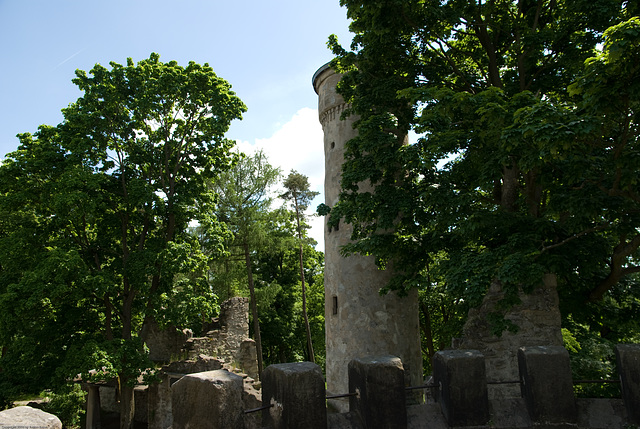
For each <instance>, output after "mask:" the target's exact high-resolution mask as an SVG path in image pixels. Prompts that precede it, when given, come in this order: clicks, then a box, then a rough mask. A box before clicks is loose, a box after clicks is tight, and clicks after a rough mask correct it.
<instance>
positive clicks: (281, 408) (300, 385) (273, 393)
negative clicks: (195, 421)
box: [174, 362, 327, 429]
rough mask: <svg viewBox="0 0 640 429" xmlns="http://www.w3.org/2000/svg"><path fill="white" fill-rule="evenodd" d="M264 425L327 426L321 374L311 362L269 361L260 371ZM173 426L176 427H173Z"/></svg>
mask: <svg viewBox="0 0 640 429" xmlns="http://www.w3.org/2000/svg"><path fill="white" fill-rule="evenodd" d="M262 404H263V405H264V406H266V405H271V408H269V409H266V410H264V411H263V412H262V423H263V426H265V427H269V428H272V429H292V428H305V429H326V428H327V408H326V392H325V384H324V378H323V376H322V370H321V369H320V367H319V366H318V365H316V364H314V363H311V362H297V363H283V364H276V365H269V366H268V367H267V368H265V370H264V371H263V372H262ZM174 429H176V428H174Z"/></svg>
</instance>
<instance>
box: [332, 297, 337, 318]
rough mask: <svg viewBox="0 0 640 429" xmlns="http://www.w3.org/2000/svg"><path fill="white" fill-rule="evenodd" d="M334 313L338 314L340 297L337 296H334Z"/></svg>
mask: <svg viewBox="0 0 640 429" xmlns="http://www.w3.org/2000/svg"><path fill="white" fill-rule="evenodd" d="M331 312H332V313H333V314H338V297H337V296H335V295H334V296H333V306H332V311H331Z"/></svg>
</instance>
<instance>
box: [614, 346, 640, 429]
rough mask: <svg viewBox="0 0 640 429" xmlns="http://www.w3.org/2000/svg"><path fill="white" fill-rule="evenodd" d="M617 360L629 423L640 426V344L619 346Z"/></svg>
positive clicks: (617, 347)
mask: <svg viewBox="0 0 640 429" xmlns="http://www.w3.org/2000/svg"><path fill="white" fill-rule="evenodd" d="M616 360H617V362H618V375H619V376H620V381H621V383H622V389H621V390H622V399H624V404H625V407H626V408H627V413H628V414H629V422H630V423H633V424H636V425H640V344H618V345H617V346H616Z"/></svg>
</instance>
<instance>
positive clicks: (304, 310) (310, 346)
mask: <svg viewBox="0 0 640 429" xmlns="http://www.w3.org/2000/svg"><path fill="white" fill-rule="evenodd" d="M303 268H304V265H303V262H302V239H301V240H300V279H301V280H302V315H303V317H304V326H305V328H306V330H307V348H308V349H309V361H310V362H313V363H315V362H316V358H315V356H314V354H313V344H312V342H311V327H310V326H309V317H308V316H307V288H306V286H305V283H304V269H303Z"/></svg>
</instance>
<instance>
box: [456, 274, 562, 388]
mask: <svg viewBox="0 0 640 429" xmlns="http://www.w3.org/2000/svg"><path fill="white" fill-rule="evenodd" d="M504 295H505V292H504V290H503V289H502V286H501V285H500V283H499V282H494V283H493V284H492V285H491V287H490V289H489V292H488V293H487V295H486V296H485V298H484V300H483V302H482V305H481V306H480V307H478V308H476V309H472V310H470V311H469V317H468V319H467V322H466V323H465V326H464V330H463V338H462V339H461V340H460V341H459V342H458V343H457V344H455V347H456V348H458V349H472V350H479V351H480V352H481V353H482V354H483V355H484V357H485V364H486V367H487V380H489V381H517V380H518V359H517V354H518V349H519V348H520V347H523V346H539V345H549V346H562V331H561V326H560V324H561V317H560V309H559V299H558V293H557V290H556V278H555V276H553V275H547V276H545V278H544V284H543V285H541V286H540V287H538V288H536V289H535V290H534V291H533V292H532V293H524V292H523V291H520V293H519V295H518V297H519V298H520V300H521V303H520V304H518V305H515V306H513V307H512V308H511V309H509V311H508V312H507V313H506V315H505V319H506V320H509V321H511V322H512V323H513V324H515V325H516V326H517V327H518V332H516V333H512V332H508V331H506V332H503V333H502V335H501V336H500V337H497V336H496V335H494V334H493V333H492V332H491V325H490V323H489V321H488V320H489V318H488V317H487V316H488V315H489V314H490V313H492V312H495V311H496V310H497V308H499V302H500V300H501V299H503V298H504ZM488 389H489V390H488V391H489V398H490V399H493V398H519V397H520V388H519V387H518V385H517V384H491V385H489V386H488Z"/></svg>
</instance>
